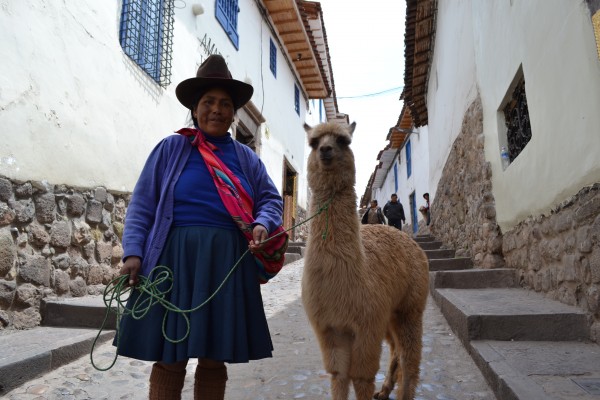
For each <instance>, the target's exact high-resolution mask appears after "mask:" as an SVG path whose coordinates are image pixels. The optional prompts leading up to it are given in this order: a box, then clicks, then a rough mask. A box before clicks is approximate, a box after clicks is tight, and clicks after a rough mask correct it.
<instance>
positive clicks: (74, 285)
mask: <svg viewBox="0 0 600 400" xmlns="http://www.w3.org/2000/svg"><path fill="white" fill-rule="evenodd" d="M69 289H70V290H71V295H72V296H73V297H83V296H85V295H86V294H87V285H86V284H85V281H84V280H83V278H82V277H81V276H78V277H76V278H75V279H73V280H72V281H71V282H69Z"/></svg>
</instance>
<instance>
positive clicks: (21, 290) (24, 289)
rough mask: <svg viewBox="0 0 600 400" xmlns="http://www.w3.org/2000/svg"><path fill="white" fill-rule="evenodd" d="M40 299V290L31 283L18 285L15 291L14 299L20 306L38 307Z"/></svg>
mask: <svg viewBox="0 0 600 400" xmlns="http://www.w3.org/2000/svg"><path fill="white" fill-rule="evenodd" d="M41 299H42V291H41V290H40V289H39V288H38V287H35V286H34V285H32V284H31V283H25V284H22V285H19V286H18V287H17V289H16V291H15V299H14V301H15V304H16V305H18V306H20V307H24V308H25V307H39V305H40V301H41Z"/></svg>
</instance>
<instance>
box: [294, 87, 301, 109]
mask: <svg viewBox="0 0 600 400" xmlns="http://www.w3.org/2000/svg"><path fill="white" fill-rule="evenodd" d="M294 109H295V110H296V114H298V115H300V89H299V88H298V85H296V84H295V83H294Z"/></svg>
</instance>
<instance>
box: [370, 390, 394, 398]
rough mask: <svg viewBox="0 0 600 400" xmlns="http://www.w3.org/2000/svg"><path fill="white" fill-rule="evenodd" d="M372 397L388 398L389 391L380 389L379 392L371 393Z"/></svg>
mask: <svg viewBox="0 0 600 400" xmlns="http://www.w3.org/2000/svg"><path fill="white" fill-rule="evenodd" d="M373 398H374V399H376V400H389V398H390V392H388V391H386V390H381V391H379V392H375V394H374V395H373Z"/></svg>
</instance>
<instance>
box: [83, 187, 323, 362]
mask: <svg viewBox="0 0 600 400" xmlns="http://www.w3.org/2000/svg"><path fill="white" fill-rule="evenodd" d="M332 200H333V196H331V198H330V199H329V200H328V201H327V202H325V204H323V205H322V206H320V207H319V209H318V210H317V212H316V213H315V214H314V215H312V216H311V217H309V218H307V219H305V220H304V221H301V222H299V223H297V224H296V225H294V226H292V227H291V228H289V229H287V230H285V231H283V232H280V233H279V234H277V235H274V236H272V237H270V238H268V239H266V240H264V241H262V242H261V244H264V243H267V242H268V241H269V240H272V239H274V238H276V237H277V236H279V235H283V234H284V233H286V232H289V231H291V230H292V229H294V228H296V227H298V226H300V225H303V224H305V223H307V222H308V221H310V220H311V219H313V218H315V217H316V216H317V215H319V214H321V213H322V212H324V211H326V210H327V209H329V206H330V205H331V202H332ZM328 231H329V213H326V214H325V229H324V231H323V233H322V235H321V238H322V239H323V240H325V238H326V237H327V233H328ZM249 252H250V249H247V250H246V251H245V252H244V254H242V255H241V256H240V258H239V259H238V260H237V261H236V263H235V264H234V265H233V266H232V267H231V269H230V270H229V272H228V273H227V275H226V276H225V278H223V282H221V284H220V285H219V286H218V287H217V288H216V289H215V291H214V292H213V293H212V294H211V295H210V296H209V297H208V298H207V299H206V300H204V301H203V302H202V303H201V304H199V305H197V306H196V307H194V308H191V309H189V310H183V309H181V308H179V307H177V306H175V305H174V304H173V303H171V302H169V301H168V300H166V297H167V294H168V293H169V292H170V291H171V289H172V288H173V273H172V271H171V270H170V269H169V268H167V267H165V266H162V265H159V266H156V267H155V268H153V269H152V271H150V273H149V274H148V276H147V277H146V276H143V275H139V276H138V277H139V282H138V284H137V285H136V286H135V287H132V286H129V284H128V280H129V275H121V276H118V277H116V278H115V279H113V280H112V281H111V282H110V283H109V284H108V285H107V286H106V288H105V289H104V293H103V300H104V306H105V308H106V311H105V313H104V319H103V321H102V325H101V326H100V329H99V330H98V334H97V335H96V337H95V339H94V341H93V343H92V349H91V350H90V361H91V363H92V366H93V367H94V368H95V369H96V370H98V371H108V370H109V369H111V368H112V367H113V366H114V365H115V363H116V362H117V358H118V357H119V353H118V349H119V342H120V338H121V335H120V332H119V330H118V324H119V321H120V320H121V318H122V317H123V316H126V315H129V316H131V318H133V319H142V318H144V317H145V316H146V314H148V312H149V311H150V308H151V307H152V306H154V305H156V304H160V305H161V306H163V307H164V308H165V309H166V310H167V312H165V314H164V316H163V322H162V334H163V336H164V338H165V340H167V341H169V342H171V343H180V342H182V341H184V340H186V339H187V337H188V336H189V334H190V319H189V317H188V315H187V314H189V313H192V312H194V311H197V310H199V309H201V308H202V307H204V306H205V305H206V304H208V302H210V301H211V300H212V299H213V298H214V297H215V296H216V295H217V293H219V291H220V290H221V288H222V287H223V286H224V285H225V283H226V282H227V280H228V279H229V277H230V276H231V275H232V274H233V272H234V271H235V269H236V268H237V266H238V265H239V264H240V262H241V261H242V260H243V259H244V257H245V256H246V255H247V254H248V253H249ZM165 282H168V286H167V287H166V288H165V289H163V290H161V289H159V287H160V286H161V285H162V284H163V283H165ZM133 290H139V291H140V292H142V293H145V294H147V296H142V295H140V296H139V297H138V298H137V299H136V301H135V302H134V303H133V305H131V308H127V306H126V304H127V301H128V300H129V296H130V295H131V293H132V291H133ZM142 297H144V299H143V300H141V299H142ZM113 303H115V304H116V305H115V306H113ZM111 311H112V312H114V313H115V314H116V324H117V329H116V332H117V333H116V338H117V340H116V347H117V348H116V350H115V356H114V358H113V360H112V362H111V363H110V365H108V366H107V367H104V368H101V367H99V366H97V365H96V363H95V361H94V349H95V348H96V344H97V342H98V340H99V338H100V335H101V334H102V332H103V331H104V330H105V327H106V322H107V321H108V318H109V317H110V313H111ZM169 312H174V313H177V314H181V315H182V316H183V318H184V320H185V322H186V331H185V335H183V337H182V338H179V339H172V338H170V337H168V335H167V332H166V331H165V324H166V321H167V316H168V314H169Z"/></svg>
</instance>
